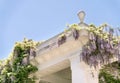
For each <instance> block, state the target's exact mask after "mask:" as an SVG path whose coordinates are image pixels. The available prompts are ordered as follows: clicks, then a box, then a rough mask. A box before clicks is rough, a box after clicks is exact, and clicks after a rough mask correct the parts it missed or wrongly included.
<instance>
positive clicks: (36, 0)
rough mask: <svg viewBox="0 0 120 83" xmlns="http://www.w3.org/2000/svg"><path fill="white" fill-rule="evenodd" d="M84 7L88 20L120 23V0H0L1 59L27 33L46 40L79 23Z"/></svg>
mask: <svg viewBox="0 0 120 83" xmlns="http://www.w3.org/2000/svg"><path fill="white" fill-rule="evenodd" d="M80 10H84V11H85V12H86V18H85V22H86V23H88V24H90V23H94V24H95V25H100V24H102V23H108V24H110V25H112V26H114V27H119V26H120V0H0V59H3V58H6V57H7V56H8V54H9V53H10V52H11V51H12V48H13V45H14V43H15V42H16V41H22V40H23V38H24V37H26V38H29V39H33V40H36V41H40V40H46V39H48V38H50V37H52V36H54V35H56V34H58V33H60V32H62V31H63V30H64V29H65V27H66V24H73V23H78V22H79V19H78V17H77V13H78V11H80Z"/></svg>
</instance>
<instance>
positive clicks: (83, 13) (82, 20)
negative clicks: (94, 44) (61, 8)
mask: <svg viewBox="0 0 120 83" xmlns="http://www.w3.org/2000/svg"><path fill="white" fill-rule="evenodd" d="M77 15H78V17H79V19H80V23H79V24H78V25H79V26H81V27H88V24H86V23H84V18H85V15H86V14H85V12H84V11H80V12H79V13H78V14H77Z"/></svg>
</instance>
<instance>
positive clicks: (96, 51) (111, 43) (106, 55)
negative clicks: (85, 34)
mask: <svg viewBox="0 0 120 83" xmlns="http://www.w3.org/2000/svg"><path fill="white" fill-rule="evenodd" d="M87 30H88V31H89V41H88V43H87V45H84V46H83V51H82V53H81V58H82V60H83V61H84V62H85V63H87V64H89V65H90V66H94V67H95V68H96V66H97V65H98V64H104V63H109V62H110V59H111V58H112V57H116V56H117V55H118V56H119V55H120V52H119V49H120V43H119V38H118V34H116V35H115V34H114V33H115V32H114V31H115V30H114V29H113V28H111V27H109V26H108V25H106V24H105V25H102V26H100V27H95V26H94V25H90V26H89V27H88V28H87Z"/></svg>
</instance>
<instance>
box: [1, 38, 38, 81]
mask: <svg viewBox="0 0 120 83" xmlns="http://www.w3.org/2000/svg"><path fill="white" fill-rule="evenodd" d="M38 44H39V43H38V42H34V41H33V40H28V39H24V40H23V41H22V42H16V43H15V46H14V49H13V52H12V53H11V54H10V56H9V58H8V59H6V60H1V61H0V83H34V82H35V79H34V77H33V78H30V77H29V75H30V74H31V73H32V72H35V71H37V67H35V66H33V65H32V64H30V57H35V56H36V52H35V47H36V46H37V45H38Z"/></svg>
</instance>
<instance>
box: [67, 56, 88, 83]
mask: <svg viewBox="0 0 120 83" xmlns="http://www.w3.org/2000/svg"><path fill="white" fill-rule="evenodd" d="M69 59H70V63H71V72H72V83H88V82H87V80H86V79H87V78H86V72H85V68H84V63H82V62H80V55H73V56H71V57H70V58H69Z"/></svg>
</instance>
